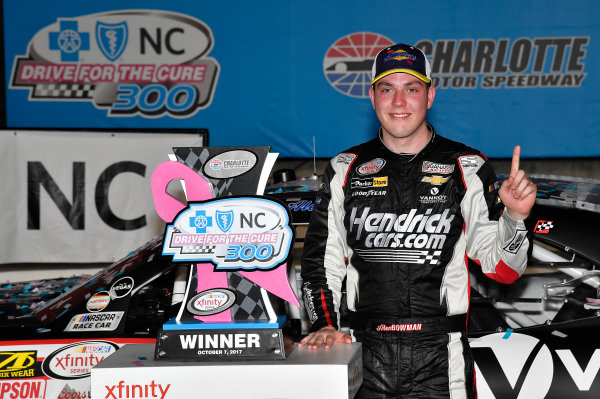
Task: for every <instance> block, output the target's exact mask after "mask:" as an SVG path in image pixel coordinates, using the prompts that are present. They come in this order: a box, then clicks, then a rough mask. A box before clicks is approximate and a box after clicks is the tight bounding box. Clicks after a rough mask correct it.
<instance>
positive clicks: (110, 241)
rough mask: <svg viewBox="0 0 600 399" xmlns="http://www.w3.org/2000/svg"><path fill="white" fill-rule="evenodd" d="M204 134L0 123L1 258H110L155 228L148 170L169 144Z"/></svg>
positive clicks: (159, 228)
mask: <svg viewBox="0 0 600 399" xmlns="http://www.w3.org/2000/svg"><path fill="white" fill-rule="evenodd" d="M205 139H206V137H205V136H204V135H202V134H200V133H199V132H196V133H194V132H190V133H176V132H170V133H169V134H164V133H143V132H137V133H133V132H132V133H114V132H91V131H87V132H81V131H77V132H75V131H70V132H65V131H63V132H60V131H23V130H19V131H0V159H2V165H3V166H2V184H0V203H1V204H2V209H1V212H0V224H1V225H2V226H5V234H4V235H3V239H2V240H1V242H0V264H6V263H59V262H60V263H76V264H80V263H110V262H113V261H115V260H117V259H120V258H122V257H123V256H125V255H126V254H128V253H129V252H130V251H132V250H134V249H135V248H137V247H139V246H140V245H142V244H144V243H145V242H147V241H149V240H150V239H151V238H153V237H154V236H156V235H159V234H162V232H163V231H164V223H163V221H162V220H161V219H160V218H159V217H158V215H157V214H156V211H155V209H154V203H153V201H152V190H151V184H150V178H151V175H152V171H153V170H154V169H155V168H156V166H157V165H159V164H161V163H163V162H165V161H167V160H168V155H169V154H170V153H171V151H172V149H171V146H172V145H174V144H177V145H181V146H184V145H187V146H201V145H203V141H205ZM171 189H172V192H173V194H174V195H178V193H179V194H181V195H182V194H183V192H182V189H181V188H179V191H178V188H177V186H176V185H173V186H172V188H171Z"/></svg>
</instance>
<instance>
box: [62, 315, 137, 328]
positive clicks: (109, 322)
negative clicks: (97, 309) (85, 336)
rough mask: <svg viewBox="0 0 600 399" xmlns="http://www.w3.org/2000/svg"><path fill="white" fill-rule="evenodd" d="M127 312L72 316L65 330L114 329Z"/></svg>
mask: <svg viewBox="0 0 600 399" xmlns="http://www.w3.org/2000/svg"><path fill="white" fill-rule="evenodd" d="M124 313H125V312H123V311H119V312H104V313H83V314H77V315H75V316H73V317H72V318H71V320H70V321H69V324H67V327H65V330H64V331H114V330H116V329H117V327H119V323H120V322H121V319H122V318H123V314H124Z"/></svg>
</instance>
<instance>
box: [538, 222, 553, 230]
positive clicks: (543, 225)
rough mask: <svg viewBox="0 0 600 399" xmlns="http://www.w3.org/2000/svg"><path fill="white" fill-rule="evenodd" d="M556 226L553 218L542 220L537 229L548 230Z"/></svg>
mask: <svg viewBox="0 0 600 399" xmlns="http://www.w3.org/2000/svg"><path fill="white" fill-rule="evenodd" d="M553 227H554V223H553V222H552V221H551V220H546V221H543V222H542V221H540V222H539V223H538V224H537V226H536V231H548V230H550V229H551V228H553Z"/></svg>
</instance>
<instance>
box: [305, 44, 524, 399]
mask: <svg viewBox="0 0 600 399" xmlns="http://www.w3.org/2000/svg"><path fill="white" fill-rule="evenodd" d="M408 61H411V62H408ZM430 81H431V78H430V68H429V64H428V61H427V59H426V58H425V56H424V55H423V53H422V52H421V51H420V50H418V49H416V48H414V47H411V46H407V45H404V44H397V45H395V46H391V47H389V48H387V49H384V50H382V51H381V52H380V53H379V54H378V55H377V57H376V59H375V62H374V66H373V81H372V82H371V83H372V87H371V89H370V96H371V101H372V104H373V107H374V109H375V112H376V114H377V116H378V119H379V121H380V122H381V129H380V130H379V133H378V137H377V138H375V139H374V140H371V141H369V142H367V143H363V144H360V145H358V146H355V147H352V148H350V149H349V150H347V151H344V152H342V153H340V154H338V155H337V156H336V157H334V158H333V159H332V160H331V162H330V163H329V164H328V166H327V168H326V170H325V173H324V175H323V184H322V186H321V189H320V190H319V194H318V197H317V200H316V204H315V206H314V208H313V211H312V216H311V221H310V224H309V228H308V231H307V234H306V239H305V242H304V253H303V259H302V279H303V286H302V291H303V299H304V303H305V307H306V309H307V312H308V315H309V318H310V321H311V323H312V326H313V332H312V333H311V334H309V335H308V336H307V337H305V338H304V339H303V340H302V341H301V342H300V344H299V346H300V347H303V346H305V347H308V348H309V349H316V348H319V347H321V346H324V347H325V348H326V349H327V348H329V347H331V345H332V344H333V343H335V342H344V343H350V342H351V341H352V339H353V338H354V339H356V340H357V341H359V342H361V343H362V350H363V377H364V378H363V385H362V387H361V390H360V391H359V394H358V395H359V396H360V397H365V398H400V397H401V398H430V399H431V398H475V395H476V394H475V387H474V373H473V360H472V357H471V353H470V349H469V345H468V342H467V338H466V325H467V313H468V310H469V273H468V262H467V258H470V259H472V260H474V261H475V262H476V263H477V264H479V265H480V266H481V268H482V270H483V272H484V273H485V274H486V275H487V276H489V277H491V278H493V279H495V280H497V281H499V282H502V283H512V282H513V281H515V280H516V279H517V278H518V277H519V276H520V275H521V274H522V273H523V272H524V269H525V267H526V261H527V250H528V247H529V245H530V243H529V241H528V236H527V231H526V228H525V225H524V222H523V220H524V219H525V218H526V217H527V216H528V214H529V211H530V210H531V207H532V206H533V203H534V201H535V194H536V187H535V185H534V184H533V183H532V182H531V181H530V180H529V179H527V178H526V176H525V172H524V171H522V170H519V167H518V163H519V155H520V148H519V147H518V146H517V147H515V152H514V154H513V163H512V166H511V176H510V177H509V178H508V179H507V180H505V181H504V182H503V184H502V187H500V186H499V184H498V182H497V180H496V176H495V173H494V171H493V169H492V167H491V166H490V164H489V163H488V162H487V160H486V158H485V157H484V156H483V155H482V154H481V153H480V152H479V151H477V150H475V149H472V148H470V147H467V146H465V145H463V144H461V143H457V142H454V141H451V140H448V139H446V138H444V137H442V136H440V135H438V134H437V133H436V132H435V130H434V128H433V126H431V125H430V124H428V123H427V122H426V121H425V116H426V113H427V110H428V109H429V108H430V107H431V105H432V104H433V99H434V96H435V88H434V87H430V85H429V83H430ZM344 279H345V284H346V301H347V306H348V309H349V311H350V318H349V323H350V329H351V330H350V331H351V334H352V337H351V336H349V335H348V334H345V333H343V332H341V331H339V308H340V305H341V299H342V294H341V292H342V284H343V281H344Z"/></svg>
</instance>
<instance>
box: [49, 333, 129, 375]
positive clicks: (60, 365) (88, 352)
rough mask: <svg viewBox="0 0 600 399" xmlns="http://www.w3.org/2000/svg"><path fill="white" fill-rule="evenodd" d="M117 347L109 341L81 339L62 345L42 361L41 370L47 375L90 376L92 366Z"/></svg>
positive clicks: (117, 347)
mask: <svg viewBox="0 0 600 399" xmlns="http://www.w3.org/2000/svg"><path fill="white" fill-rule="evenodd" d="M117 349H119V346H118V345H116V344H114V343H112V342H109V341H83V342H77V343H73V344H71V345H67V346H64V347H62V348H60V349H58V350H56V351H54V352H53V353H51V354H50V355H48V356H47V357H46V358H45V359H44V361H43V363H42V371H43V372H44V374H46V375H47V376H48V377H52V378H57V379H61V380H75V379H79V378H83V377H88V376H90V372H91V369H92V367H94V366H95V365H97V364H98V363H100V362H101V361H102V360H104V359H105V358H106V357H107V356H109V355H110V354H112V353H114V352H116V351H117Z"/></svg>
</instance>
